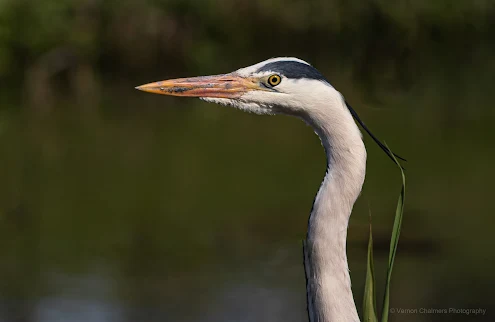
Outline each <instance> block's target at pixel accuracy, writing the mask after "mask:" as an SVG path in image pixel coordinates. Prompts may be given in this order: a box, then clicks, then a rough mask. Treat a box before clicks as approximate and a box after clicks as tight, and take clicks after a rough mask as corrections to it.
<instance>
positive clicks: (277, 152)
mask: <svg viewBox="0 0 495 322" xmlns="http://www.w3.org/2000/svg"><path fill="white" fill-rule="evenodd" d="M485 62H486V64H482V63H479V64H477V65H476V66H477V67H476V66H474V67H472V69H468V68H465V71H464V72H463V73H462V74H458V75H454V76H455V77H454V76H452V75H450V74H449V73H448V72H445V74H444V73H443V70H440V71H439V72H438V73H437V74H435V75H436V76H435V77H433V76H431V75H429V74H428V75H426V76H425V75H423V77H424V78H422V80H421V82H418V84H421V85H417V86H412V87H410V89H409V90H408V91H406V92H396V91H394V89H393V88H385V89H381V90H380V91H377V90H376V89H370V91H360V90H358V89H356V88H354V87H353V86H352V82H350V81H346V80H345V77H343V76H342V75H340V76H338V75H337V81H338V82H340V83H337V84H335V86H336V87H337V88H339V89H340V90H341V91H342V92H343V93H344V95H345V96H346V97H347V99H348V100H349V102H350V103H351V104H352V105H353V106H354V107H355V108H356V109H357V111H358V113H360V115H361V117H362V118H363V119H364V120H365V121H366V123H367V124H368V125H369V126H370V127H371V128H372V129H373V130H374V132H375V134H376V135H377V136H379V137H380V138H382V139H383V140H385V141H386V142H387V144H388V145H389V146H390V147H391V148H392V149H393V150H394V151H395V152H397V153H398V154H400V155H402V156H405V157H406V158H407V159H408V162H407V165H406V168H407V178H408V189H407V198H406V211H405V217H404V222H403V225H404V226H403V235H402V237H401V243H400V247H399V248H400V249H399V253H398V256H397V261H396V268H395V271H394V275H393V282H392V293H391V295H392V300H391V307H392V308H405V309H408V308H410V309H420V308H459V309H467V308H484V309H486V310H487V312H486V315H484V316H480V315H478V316H475V315H473V314H470V315H467V314H462V313H457V314H392V316H391V320H392V321H489V320H491V318H490V317H489V316H492V317H493V314H494V313H493V312H494V310H495V306H494V302H493V299H492V296H491V294H492V293H493V292H492V290H493V288H494V287H495V280H494V278H493V272H494V271H495V254H494V251H493V249H494V247H495V243H494V240H495V239H494V238H493V227H494V224H495V219H494V216H493V214H494V210H495V209H494V208H495V207H494V203H493V202H492V199H493V184H492V183H493V182H494V179H495V178H494V173H495V171H494V170H493V157H494V150H493V144H492V142H493V140H494V139H495V135H494V134H495V131H494V130H493V120H494V116H495V112H494V109H493V99H494V98H495V96H494V93H493V89H492V88H491V87H492V86H493V82H491V83H490V82H488V81H487V79H488V78H489V77H488V76H487V75H486V72H484V71H485V68H488V67H486V66H491V67H489V68H491V70H492V71H493V68H494V66H493V61H492V60H486V61H485ZM253 63H254V62H253ZM237 67H239V66H237ZM476 68H477V69H476ZM448 70H451V69H445V71H448ZM323 73H328V71H326V70H323ZM480 75H481V76H480ZM483 75H485V76H483ZM491 75H492V76H493V73H492V74H491ZM430 76H431V77H430ZM146 81H147V80H143V81H142V80H127V81H126V83H125V84H120V87H117V88H115V89H114V88H112V89H111V90H110V89H107V88H105V87H102V88H101V89H99V91H98V93H99V96H98V99H95V101H94V102H92V101H91V99H92V97H86V99H88V100H89V102H86V101H85V100H78V101H77V103H75V102H76V101H75V100H72V99H57V100H55V101H54V102H53V103H52V104H51V105H49V106H47V107H44V108H46V109H44V108H41V107H39V106H35V107H33V106H29V105H28V104H24V103H22V104H20V103H16V101H15V100H13V102H7V101H5V102H4V103H3V104H4V107H5V108H4V109H3V110H2V114H1V115H0V116H1V120H0V121H1V123H0V182H1V185H0V321H2V322H4V321H5V322H10V321H33V322H34V321H36V322H55V321H67V322H76V321H95V322H98V321H109V322H120V321H148V322H151V321H225V322H230V321H286V322H289V321H304V320H305V319H306V312H305V286H304V283H305V281H304V272H303V266H302V255H301V240H302V239H303V238H304V235H305V229H306V222H307V216H308V214H309V210H310V209H311V203H312V201H313V197H314V195H315V193H316V191H317V189H318V187H319V184H320V181H321V179H322V177H323V175H324V171H325V157H324V153H323V149H322V148H321V145H320V142H319V140H318V139H317V137H316V136H315V135H314V133H313V131H312V130H311V129H310V128H309V127H307V126H306V125H305V124H303V123H302V122H301V121H299V120H297V119H293V118H289V117H283V116H277V117H269V116H256V115H250V114H245V113H242V112H240V111H235V110H233V109H229V108H225V107H218V106H215V105H212V104H207V103H204V102H200V101H198V100H193V99H184V100H180V99H175V98H170V97H159V96H152V95H145V94H143V93H139V92H137V91H134V90H133V87H134V86H136V85H139V83H144V82H146ZM369 92H376V93H374V94H373V95H372V96H371V97H370V96H368V95H369ZM367 93H368V94H367ZM81 102H82V103H81ZM18 106H20V107H22V108H16V107H18ZM365 141H366V144H367V148H368V152H369V157H368V170H367V179H366V183H365V186H364V190H363V193H362V195H361V197H360V198H359V200H358V202H357V204H356V206H355V209H354V212H353V215H352V217H351V223H350V228H349V241H348V254H349V261H350V269H351V277H352V280H353V290H354V293H355V298H356V303H357V306H358V307H359V308H360V307H361V298H362V295H361V294H362V291H363V288H362V285H363V283H364V273H365V259H366V241H367V238H368V212H369V211H371V213H372V219H373V228H374V234H375V236H374V238H375V243H376V245H375V247H376V248H375V254H376V260H377V263H376V271H377V279H378V282H379V286H381V285H383V278H384V273H385V266H384V265H385V261H386V258H387V256H388V255H387V252H388V238H389V235H390V229H391V226H392V219H393V214H394V211H395V205H396V200H397V196H398V193H399V188H400V187H399V184H400V177H399V173H398V171H397V169H396V168H395V166H394V165H393V164H392V163H391V162H390V160H388V159H387V158H386V156H385V155H384V154H383V153H382V152H381V151H380V150H379V149H378V148H377V147H376V146H375V145H374V143H373V142H372V141H371V140H369V138H367V137H366V138H365ZM379 290H380V292H379V298H381V294H382V293H381V291H382V290H381V288H380V289H379Z"/></svg>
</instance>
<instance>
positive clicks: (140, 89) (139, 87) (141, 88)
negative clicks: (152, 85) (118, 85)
mask: <svg viewBox="0 0 495 322" xmlns="http://www.w3.org/2000/svg"><path fill="white" fill-rule="evenodd" d="M134 89H137V90H138V91H142V90H143V86H142V85H141V86H136V87H134Z"/></svg>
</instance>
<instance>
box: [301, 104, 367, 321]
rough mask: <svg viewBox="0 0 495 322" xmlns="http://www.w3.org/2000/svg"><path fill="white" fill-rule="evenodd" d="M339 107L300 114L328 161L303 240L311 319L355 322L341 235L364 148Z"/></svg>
mask: <svg viewBox="0 0 495 322" xmlns="http://www.w3.org/2000/svg"><path fill="white" fill-rule="evenodd" d="M341 105H342V106H338V104H337V106H332V107H331V108H327V109H326V110H323V112H322V111H319V113H316V116H310V115H306V116H305V117H303V119H304V120H305V121H306V122H307V123H309V124H310V125H311V126H312V127H313V128H314V129H315V132H316V133H317V134H318V136H319V137H320V139H321V141H322V144H323V146H324V148H325V152H326V155H327V160H328V168H327V173H326V175H325V178H324V179H323V182H322V184H321V187H320V190H319V191H318V193H317V195H316V198H315V201H314V204H313V210H312V212H311V215H310V218H309V222H308V232H307V237H306V241H305V243H304V265H305V271H306V283H307V285H306V287H307V299H308V314H309V319H310V321H311V322H356V321H359V317H358V314H357V310H356V305H355V303H354V299H353V295H352V290H351V279H350V276H349V268H348V264H347V255H346V238H347V226H348V223H349V217H350V215H351V211H352V207H353V205H354V202H355V201H356V199H357V197H358V196H359V193H360V192H361V188H362V185H363V182H364V176H365V170H366V149H365V147H364V143H363V141H362V138H361V133H360V132H359V129H358V127H357V126H356V124H355V123H354V120H353V119H352V116H351V114H350V113H349V110H348V109H347V107H346V106H345V103H344V102H343V101H342V104H341ZM325 111H326V112H325ZM330 123H331V124H330Z"/></svg>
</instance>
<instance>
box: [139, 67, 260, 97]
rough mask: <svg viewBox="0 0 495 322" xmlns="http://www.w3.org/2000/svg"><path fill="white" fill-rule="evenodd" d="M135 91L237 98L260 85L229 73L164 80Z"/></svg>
mask: <svg viewBox="0 0 495 322" xmlns="http://www.w3.org/2000/svg"><path fill="white" fill-rule="evenodd" d="M136 89H138V90H140V91H144V92H149V93H154V94H162V95H172V96H186V97H216V98H238V97H240V96H241V95H242V94H244V93H246V92H247V91H249V90H256V89H260V85H259V81H257V80H256V79H254V78H245V77H241V76H239V75H237V74H235V73H231V74H224V75H215V76H202V77H191V78H177V79H170V80H164V81H159V82H154V83H149V84H145V85H141V86H138V87H136Z"/></svg>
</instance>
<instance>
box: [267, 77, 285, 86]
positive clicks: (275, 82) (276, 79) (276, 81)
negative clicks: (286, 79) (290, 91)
mask: <svg viewBox="0 0 495 322" xmlns="http://www.w3.org/2000/svg"><path fill="white" fill-rule="evenodd" d="M281 80H282V79H281V78H280V76H278V75H272V76H270V77H269V78H268V83H269V84H270V85H272V86H277V85H278V84H280V81H281Z"/></svg>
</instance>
